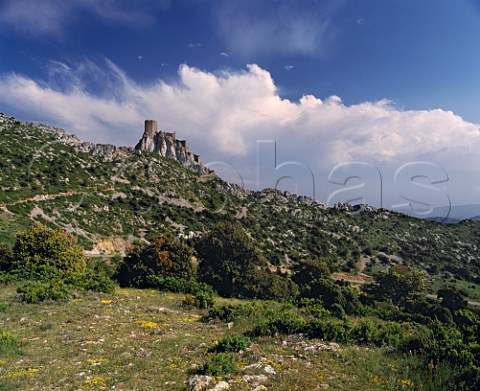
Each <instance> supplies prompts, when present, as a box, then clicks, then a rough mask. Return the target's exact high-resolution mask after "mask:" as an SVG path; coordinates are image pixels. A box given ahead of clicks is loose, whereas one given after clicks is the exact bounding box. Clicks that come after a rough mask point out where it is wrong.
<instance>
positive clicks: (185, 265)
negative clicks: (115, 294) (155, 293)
mask: <svg viewBox="0 0 480 391" xmlns="http://www.w3.org/2000/svg"><path fill="white" fill-rule="evenodd" d="M192 256H193V251H192V249H191V248H190V247H189V246H187V245H186V244H185V243H183V242H182V241H180V240H179V239H177V238H174V237H173V236H166V237H157V238H155V239H153V240H152V241H151V243H150V244H149V245H148V246H146V247H145V246H143V247H142V246H139V245H136V246H133V248H132V249H131V250H130V252H129V253H128V255H127V256H126V257H125V259H124V262H123V263H122V265H121V266H120V268H119V271H118V273H117V279H118V281H119V282H120V284H121V285H123V286H126V285H136V286H145V285H148V284H147V282H146V277H148V276H150V275H161V276H164V277H179V278H184V279H190V278H192V277H193V276H194V275H195V272H196V268H195V265H194V264H193V262H192Z"/></svg>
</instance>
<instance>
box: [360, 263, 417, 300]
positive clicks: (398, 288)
mask: <svg viewBox="0 0 480 391" xmlns="http://www.w3.org/2000/svg"><path fill="white" fill-rule="evenodd" d="M375 280H376V284H375V285H373V286H370V287H365V289H366V290H367V292H369V293H371V294H373V296H374V298H375V299H376V300H379V301H387V300H391V302H392V303H393V304H396V305H400V306H403V307H405V304H406V303H409V302H415V301H416V300H417V299H418V297H419V296H420V295H421V294H422V293H423V292H424V291H425V276H424V275H423V274H422V273H421V272H419V271H418V270H409V269H406V268H405V269H403V268H402V269H399V271H395V270H393V268H391V269H390V270H389V271H388V272H381V273H380V274H379V275H378V276H377V277H376V278H375Z"/></svg>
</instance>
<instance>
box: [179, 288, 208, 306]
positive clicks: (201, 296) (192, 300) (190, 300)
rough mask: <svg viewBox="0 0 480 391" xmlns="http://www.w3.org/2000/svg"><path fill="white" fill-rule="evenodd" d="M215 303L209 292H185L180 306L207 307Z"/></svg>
mask: <svg viewBox="0 0 480 391" xmlns="http://www.w3.org/2000/svg"><path fill="white" fill-rule="evenodd" d="M214 303H215V301H214V299H213V296H212V295H211V294H210V293H209V292H199V293H198V294H197V295H191V294H187V295H186V296H185V297H184V298H183V300H182V307H196V308H200V309H207V308H210V307H212V306H213V304H214Z"/></svg>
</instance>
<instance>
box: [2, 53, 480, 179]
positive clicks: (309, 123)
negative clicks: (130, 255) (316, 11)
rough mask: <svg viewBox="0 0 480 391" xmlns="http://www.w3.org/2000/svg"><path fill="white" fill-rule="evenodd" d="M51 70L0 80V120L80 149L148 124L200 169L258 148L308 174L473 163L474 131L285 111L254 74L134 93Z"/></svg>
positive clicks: (187, 69) (287, 103) (339, 108)
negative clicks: (31, 126) (173, 138)
mask: <svg viewBox="0 0 480 391" xmlns="http://www.w3.org/2000/svg"><path fill="white" fill-rule="evenodd" d="M51 68H52V71H51V72H50V79H49V80H44V81H38V80H32V79H30V78H28V77H26V76H23V75H18V74H5V75H3V76H1V77H0V104H1V105H2V106H3V107H6V109H4V111H6V113H7V114H8V111H7V109H8V108H10V109H11V110H12V111H15V112H16V113H24V115H25V116H28V118H34V119H36V120H42V121H44V122H49V123H53V124H56V125H58V126H61V127H64V128H66V129H67V130H70V131H72V132H75V133H76V134H77V135H78V136H79V137H81V138H82V139H84V140H88V141H94V142H103V143H105V142H109V143H115V144H128V145H133V144H135V143H136V141H137V140H138V139H139V138H140V137H141V134H142V130H143V129H142V126H143V121H144V120H145V119H157V120H158V122H159V127H160V128H162V129H164V130H169V131H176V132H177V135H178V137H181V138H185V139H187V141H188V143H189V145H190V146H191V147H192V149H193V150H194V151H196V152H198V153H201V154H202V156H203V157H204V158H205V159H206V160H208V159H210V160H218V159H223V160H224V161H235V162H237V163H238V164H239V165H240V166H242V167H252V166H254V161H255V159H256V142H257V140H274V141H276V142H277V145H278V151H279V153H280V154H281V156H280V157H279V158H280V159H281V160H283V161H285V160H296V161H301V162H303V163H304V164H305V165H307V166H308V167H310V168H311V169H312V170H313V171H314V172H316V171H320V170H328V169H330V168H332V166H333V165H334V164H337V163H341V162H344V161H348V160H361V161H367V162H370V163H372V164H400V163H404V162H406V161H411V160H432V161H434V162H437V163H441V164H442V165H443V166H444V167H445V168H446V169H455V170H460V169H465V170H469V169H474V168H475V167H476V166H478V164H479V163H480V156H479V153H478V152H477V151H480V131H479V127H478V125H476V124H473V123H469V122H467V121H465V120H463V119H462V118H461V117H459V116H458V115H455V114H454V113H452V112H450V111H446V110H442V109H437V110H401V109H398V108H396V107H395V106H394V105H392V104H391V103H390V102H388V101H385V100H382V101H378V102H363V103H359V104H355V105H350V106H348V105H345V104H344V103H343V102H342V100H341V98H340V97H337V96H331V97H328V98H326V99H320V98H319V97H316V96H313V95H305V96H303V97H302V98H301V99H300V100H299V101H292V100H288V99H284V98H282V97H281V96H280V95H279V93H278V90H277V86H276V85H275V82H274V80H273V79H272V77H271V75H270V73H269V72H268V71H267V70H265V69H262V68H260V67H259V66H257V65H255V64H252V65H249V66H247V68H246V69H245V70H238V71H231V70H230V71H225V70H220V71H218V72H215V73H211V72H207V71H203V70H200V69H197V68H194V67H191V66H188V65H183V66H181V67H180V68H179V70H178V79H177V80H176V81H175V82H168V83H167V82H165V81H163V80H158V81H157V82H155V83H153V84H150V85H140V84H138V83H136V82H135V81H133V80H132V79H131V78H129V77H128V75H126V74H125V73H124V72H123V71H122V70H121V69H119V68H118V67H117V66H116V65H115V64H113V63H110V62H108V61H107V65H106V66H98V65H96V64H93V63H89V62H85V63H82V64H80V65H77V66H72V65H66V64H62V63H58V62H52V63H51ZM99 81H102V83H103V84H102V85H103V88H101V89H99V87H98V84H100V83H99ZM252 162H253V163H252ZM467 165H469V167H467Z"/></svg>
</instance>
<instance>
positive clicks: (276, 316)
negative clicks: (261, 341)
mask: <svg viewBox="0 0 480 391" xmlns="http://www.w3.org/2000/svg"><path fill="white" fill-rule="evenodd" d="M306 325H307V321H306V320H305V318H303V317H302V316H300V315H298V314H296V313H294V312H292V311H289V310H281V311H276V310H270V311H268V312H267V313H266V314H265V315H264V317H263V318H261V319H260V320H258V321H257V322H256V324H255V326H254V328H253V330H252V331H251V334H252V336H262V335H275V334H296V333H301V332H303V331H305V328H306Z"/></svg>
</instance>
